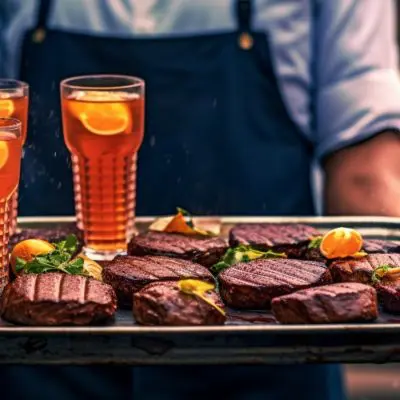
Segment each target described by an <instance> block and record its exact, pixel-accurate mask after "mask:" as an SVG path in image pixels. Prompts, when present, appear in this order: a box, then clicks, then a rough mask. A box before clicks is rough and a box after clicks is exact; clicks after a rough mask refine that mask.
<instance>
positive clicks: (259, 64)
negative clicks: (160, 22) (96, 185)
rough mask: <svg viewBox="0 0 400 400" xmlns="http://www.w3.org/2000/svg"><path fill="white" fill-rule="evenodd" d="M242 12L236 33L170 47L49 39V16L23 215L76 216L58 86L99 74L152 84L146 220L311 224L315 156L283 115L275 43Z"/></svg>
mask: <svg viewBox="0 0 400 400" xmlns="http://www.w3.org/2000/svg"><path fill="white" fill-rule="evenodd" d="M246 3H247V2H243V3H241V2H239V3H238V4H246ZM44 4H47V7H48V6H49V5H50V2H49V1H48V0H47V1H44ZM42 10H43V9H42ZM46 10H47V12H48V8H45V11H46ZM242 10H243V11H242V12H241V14H240V15H239V16H238V22H239V30H238V31H237V32H233V33H226V34H218V35H206V36H195V37H183V38H171V39H164V38H163V39H116V38H103V37H92V36H88V35H81V34H73V33H66V32H62V31H55V30H49V29H47V28H46V20H47V12H46V13H45V14H41V17H40V18H39V24H38V27H37V28H36V29H35V30H34V31H33V32H31V33H28V34H27V35H26V39H25V41H24V45H23V58H22V66H21V74H20V78H21V79H23V80H24V81H27V82H29V84H30V85H31V88H30V90H31V102H30V119H29V135H28V136H29V137H28V142H27V146H26V150H25V158H24V162H23V172H22V183H21V215H60V214H62V215H64V214H73V212H74V209H73V195H72V175H71V163H70V155H69V153H68V151H67V149H66V147H65V145H64V140H63V136H62V131H61V118H60V94H59V83H60V81H61V80H62V79H64V78H67V77H71V76H74V75H86V74H96V73H103V74H107V73H113V74H125V75H135V76H139V77H141V78H143V79H144V80H145V81H146V124H145V126H146V129H145V139H144V143H143V145H142V148H141V149H140V151H139V164H138V176H137V214H138V215H155V214H171V213H173V212H174V211H175V208H176V207H177V206H181V207H184V208H187V209H189V210H191V211H192V212H193V213H195V214H225V215H246V214H247V215H312V214H313V213H314V207H313V201H312V196H311V189H310V160H311V156H312V148H311V145H310V143H308V142H307V140H306V139H305V138H304V137H303V136H302V134H301V133H300V132H299V130H298V128H297V127H296V126H295V124H294V123H293V121H292V120H291V119H290V117H289V115H288V112H287V110H286V108H285V106H284V103H283V100H282V97H281V95H280V92H279V89H278V85H277V81H276V78H275V74H274V70H273V65H272V61H271V55H270V50H269V47H268V38H267V37H266V34H264V33H261V32H251V30H250V18H249V15H247V14H249V13H250V9H249V7H247V8H246V7H243V8H242ZM248 32H251V36H250V34H249V33H248ZM43 35H44V37H43ZM41 36H42V37H41ZM246 38H247V40H246ZM38 39H42V41H38ZM35 40H36V41H35ZM241 40H242V42H241ZM251 42H252V43H251ZM249 44H250V45H251V46H249ZM246 45H247V47H250V48H248V49H246V48H245V47H246Z"/></svg>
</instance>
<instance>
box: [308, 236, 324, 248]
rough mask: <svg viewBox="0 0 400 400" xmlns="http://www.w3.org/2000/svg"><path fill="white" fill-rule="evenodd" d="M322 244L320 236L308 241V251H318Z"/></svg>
mask: <svg viewBox="0 0 400 400" xmlns="http://www.w3.org/2000/svg"><path fill="white" fill-rule="evenodd" d="M321 242H322V236H315V237H313V238H311V239H310V243H309V244H308V248H309V249H319V247H320V246H321Z"/></svg>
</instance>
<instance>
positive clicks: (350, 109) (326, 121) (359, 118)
mask: <svg viewBox="0 0 400 400" xmlns="http://www.w3.org/2000/svg"><path fill="white" fill-rule="evenodd" d="M395 11H396V7H395V2H394V0H362V1H360V0H332V1H322V2H320V8H319V12H318V18H317V22H316V25H315V35H314V36H315V48H314V49H315V50H316V54H317V57H316V62H315V77H316V88H315V89H316V103H315V131H316V153H317V156H318V158H322V157H324V156H325V155H327V154H329V153H331V152H332V151H335V150H338V149H340V148H343V147H346V146H349V145H351V144H354V143H357V142H360V141H363V140H365V139H368V138H369V137H371V136H373V135H375V134H377V133H379V132H381V131H382V130H385V129H396V130H399V129H400V79H399V72H398V60H397V40H396V28H395V26H396V16H395V14H396V13H395Z"/></svg>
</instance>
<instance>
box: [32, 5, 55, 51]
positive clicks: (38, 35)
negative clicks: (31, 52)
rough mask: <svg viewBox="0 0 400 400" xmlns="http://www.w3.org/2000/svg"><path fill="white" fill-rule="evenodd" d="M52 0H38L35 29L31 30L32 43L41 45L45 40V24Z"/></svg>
mask: <svg viewBox="0 0 400 400" xmlns="http://www.w3.org/2000/svg"><path fill="white" fill-rule="evenodd" d="M51 5H52V0H39V11H38V17H37V22H36V27H35V28H34V30H33V34H32V41H33V42H34V43H38V44H40V43H42V42H43V41H44V40H45V39H46V29H47V22H48V19H49V15H50V10H51Z"/></svg>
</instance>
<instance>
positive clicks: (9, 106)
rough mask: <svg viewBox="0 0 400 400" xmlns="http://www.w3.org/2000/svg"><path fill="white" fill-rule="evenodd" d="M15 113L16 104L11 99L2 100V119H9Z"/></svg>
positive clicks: (0, 101) (0, 100)
mask: <svg viewBox="0 0 400 400" xmlns="http://www.w3.org/2000/svg"><path fill="white" fill-rule="evenodd" d="M13 112H14V103H13V101H12V100H9V99H2V98H0V117H2V118H8V117H10V116H11V115H12V113H13Z"/></svg>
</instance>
